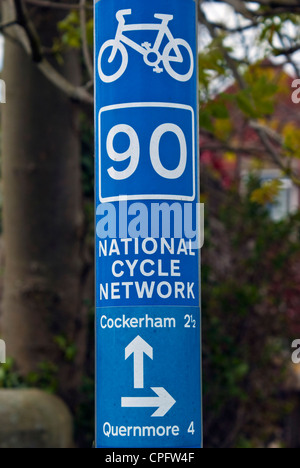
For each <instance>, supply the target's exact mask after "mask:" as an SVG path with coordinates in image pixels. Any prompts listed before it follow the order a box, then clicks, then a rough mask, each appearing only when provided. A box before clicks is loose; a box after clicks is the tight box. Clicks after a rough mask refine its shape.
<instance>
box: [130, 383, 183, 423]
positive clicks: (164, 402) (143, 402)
mask: <svg viewBox="0 0 300 468" xmlns="http://www.w3.org/2000/svg"><path fill="white" fill-rule="evenodd" d="M151 390H153V392H154V393H156V395H157V396H156V397H146V398H135V397H134V398H122V408H158V409H157V410H156V411H155V412H154V413H153V414H152V418H162V417H163V416H165V415H166V414H167V413H168V412H169V411H170V409H171V408H172V407H173V406H174V405H175V403H176V401H175V400H174V398H173V397H171V395H170V394H169V393H168V392H167V391H166V390H165V389H164V388H162V387H153V388H151Z"/></svg>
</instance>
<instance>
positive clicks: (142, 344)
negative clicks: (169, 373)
mask: <svg viewBox="0 0 300 468" xmlns="http://www.w3.org/2000/svg"><path fill="white" fill-rule="evenodd" d="M132 354H133V360H134V388H144V354H146V355H147V356H148V357H149V358H150V359H153V348H152V347H151V346H150V345H148V343H146V341H145V340H143V338H141V337H140V336H137V337H136V338H135V339H134V340H133V341H132V342H131V343H130V344H129V345H128V346H127V348H126V349H125V360H126V359H128V358H129V356H131V355H132Z"/></svg>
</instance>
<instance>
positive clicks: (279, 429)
mask: <svg viewBox="0 0 300 468" xmlns="http://www.w3.org/2000/svg"><path fill="white" fill-rule="evenodd" d="M198 10H199V65H200V66H199V100H200V124H201V132H200V143H201V145H200V146H201V151H200V153H201V164H202V183H201V197H202V200H201V201H203V202H204V203H205V205H206V233H205V238H206V241H205V247H204V248H203V260H202V269H203V272H202V294H203V379H204V434H205V441H204V442H205V447H214V448H257V447H264V448H269V447H270V448H271V447H278V448H280V447H291V448H298V447H299V446H300V439H299V436H298V435H297V433H298V431H297V428H298V424H299V420H298V419H297V418H295V416H294V415H295V414H297V411H298V405H299V402H298V400H299V396H298V393H297V391H298V390H297V384H296V383H295V380H297V376H298V372H297V369H296V368H294V369H291V343H292V340H293V339H294V338H297V337H299V333H300V327H299V319H298V315H299V305H300V300H299V297H300V295H299V292H300V274H299V269H300V241H299V232H300V231H299V228H300V212H299V202H300V198H299V184H300V164H299V158H300V139H299V124H300V117H299V115H300V114H299V105H300V104H299V105H297V103H296V101H297V100H295V99H294V102H293V101H292V95H294V96H295V97H297V96H298V94H299V95H300V93H298V94H297V95H296V94H295V93H297V82H296V81H295V80H296V79H297V78H300V53H299V51H300V29H299V24H300V16H299V13H300V6H299V2H298V0H258V1H256V2H255V3H251V2H250V3H249V2H244V1H242V0H224V1H221V0H220V1H218V0H211V1H209V0H202V1H199V2H198ZM183 21H184V18H183ZM0 31H1V33H2V34H3V36H4V38H5V58H4V67H3V72H2V77H3V79H4V80H5V82H6V85H7V104H5V105H3V106H2V107H1V114H2V125H1V135H2V136H1V161H2V193H3V196H2V198H3V205H2V207H1V208H2V212H3V215H2V219H1V225H2V223H3V226H4V231H3V233H2V235H1V255H0V260H1V272H2V275H1V282H0V283H1V285H0V291H1V295H2V298H3V301H2V307H1V311H0V317H1V325H0V332H1V336H2V337H3V338H4V339H5V340H6V341H7V343H9V359H8V362H7V364H6V365H3V366H1V367H0V388H27V387H38V388H41V389H43V390H45V391H47V392H51V393H54V394H57V395H59V396H61V397H62V398H63V399H64V400H65V402H66V403H67V404H68V406H69V407H70V409H71V410H72V413H73V416H74V421H75V439H76V444H77V446H78V447H91V446H92V442H93V438H94V306H93V304H94V298H93V265H94V262H93V249H94V244H93V242H94V241H93V238H94V214H93V213H94V200H93V194H94V182H93V180H94V158H93V154H94V142H93V138H94V137H93V60H92V50H93V6H92V2H91V1H90V0H78V1H75V0H70V1H69V0H65V1H63V2H62V1H60V0H56V1H54V0H50V1H48V0H1V24H0ZM298 85H299V86H298V87H300V82H299V83H298ZM293 93H294V94H293ZM299 102H300V99H299ZM20 142H21V144H20Z"/></svg>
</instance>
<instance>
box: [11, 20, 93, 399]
mask: <svg viewBox="0 0 300 468" xmlns="http://www.w3.org/2000/svg"><path fill="white" fill-rule="evenodd" d="M50 14H51V15H53V13H52V12H51V13H50ZM51 19H52V22H50V23H49V18H48V23H47V24H48V25H49V24H53V26H51V27H52V29H54V28H56V21H53V17H52V18H51ZM44 20H47V18H46V17H44V19H42V20H41V21H40V24H39V29H40V31H41V32H42V35H44V38H45V37H46V38H47V36H48V37H49V38H50V37H52V38H53V30H52V31H49V26H45V21H44ZM43 27H44V32H43ZM55 30H56V29H55ZM56 34H57V33H56ZM63 72H64V75H65V77H67V78H68V79H70V80H71V81H72V82H77V81H79V78H80V68H79V61H78V57H77V54H74V53H71V52H70V53H68V54H67V55H66V57H65V62H64V66H63ZM3 78H4V80H5V82H6V86H7V104H5V105H3V109H2V114H3V119H2V134H3V137H2V160H3V172H2V175H3V182H4V184H3V191H4V208H3V216H4V220H3V222H4V242H5V276H4V300H3V316H2V331H3V337H4V339H5V341H6V344H7V352H8V355H9V356H11V357H13V358H14V360H15V362H16V364H17V367H18V369H19V370H20V372H21V373H22V374H23V375H27V374H28V373H30V372H41V364H42V367H43V369H44V372H46V373H48V372H50V373H51V372H52V371H53V372H54V373H55V372H56V371H55V369H54V368H53V364H54V365H55V366H56V367H57V381H58V389H59V393H60V394H61V395H62V396H63V397H64V398H65V399H66V401H67V402H68V403H69V404H70V405H71V406H72V405H73V404H74V402H75V401H76V389H78V387H79V385H80V380H81V377H82V371H83V364H84V356H85V339H86V338H85V333H86V326H85V317H84V312H83V300H82V291H83V285H82V271H83V260H82V257H83V255H82V250H83V245H82V244H83V209H82V194H81V193H82V192H81V176H80V133H79V122H78V109H77V107H76V106H75V105H74V104H72V103H71V102H70V101H69V100H68V99H67V98H66V97H65V96H64V95H63V94H62V93H61V92H60V91H58V90H57V89H56V88H55V87H54V86H53V85H52V84H50V83H49V82H48V81H47V80H46V78H45V77H44V76H42V74H41V73H40V72H39V71H38V70H37V68H36V66H35V64H34V63H32V61H31V60H30V58H29V57H28V56H27V55H26V54H25V53H24V52H23V51H22V50H21V48H19V47H18V46H17V45H15V44H14V43H13V42H11V41H8V40H7V41H6V44H5V61H4V73H3ZM52 368H53V369H52Z"/></svg>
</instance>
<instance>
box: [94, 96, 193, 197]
mask: <svg viewBox="0 0 300 468" xmlns="http://www.w3.org/2000/svg"><path fill="white" fill-rule="evenodd" d="M140 107H145V108H147V107H149V108H151V107H162V108H169V109H184V110H188V111H190V112H191V114H192V132H193V154H192V158H193V195H192V196H186V195H120V196H117V197H107V198H104V197H102V194H101V185H102V184H101V154H102V152H101V116H102V114H103V113H104V112H108V111H113V110H119V109H132V108H140ZM98 145H99V146H98V149H99V198H100V202H101V203H113V202H122V201H133V200H135V201H136V200H177V201H178V200H179V201H184V202H193V201H195V198H196V145H195V112H194V109H193V108H192V107H191V106H187V105H184V104H173V103H169V102H166V103H165V102H136V103H128V104H116V105H113V106H107V107H103V108H102V109H100V112H99V142H98Z"/></svg>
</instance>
